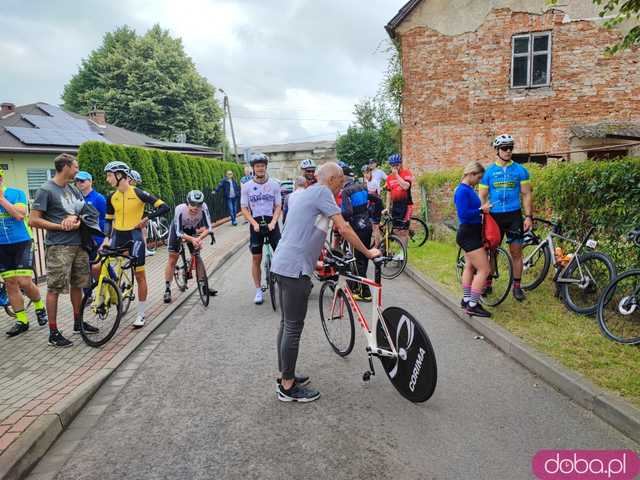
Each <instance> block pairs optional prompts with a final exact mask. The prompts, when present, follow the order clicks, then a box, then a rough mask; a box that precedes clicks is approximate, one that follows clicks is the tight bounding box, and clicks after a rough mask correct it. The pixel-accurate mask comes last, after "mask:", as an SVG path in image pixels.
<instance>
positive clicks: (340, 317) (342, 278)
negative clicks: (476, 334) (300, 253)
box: [319, 252, 438, 402]
mask: <svg viewBox="0 0 640 480" xmlns="http://www.w3.org/2000/svg"><path fill="white" fill-rule="evenodd" d="M385 260H388V259H385V258H384V257H378V258H376V259H374V260H373V264H374V266H375V280H374V281H372V280H369V279H367V278H364V277H359V276H357V275H354V274H353V273H351V269H352V267H351V264H352V263H353V262H355V259H354V258H353V257H340V254H339V253H337V254H336V253H333V252H325V254H324V259H323V262H324V265H325V268H328V269H332V270H334V271H335V272H336V275H337V279H335V280H334V279H331V280H326V281H325V282H324V283H323V284H322V287H321V288H320V301H319V309H320V320H321V322H322V329H323V330H324V333H325V336H326V337H327V340H328V341H329V344H330V345H331V348H332V349H333V350H334V351H335V352H336V353H337V354H338V355H340V356H341V357H346V356H347V355H349V353H351V351H352V350H353V346H354V341H355V325H354V312H355V315H356V317H357V320H358V323H359V324H360V326H361V327H362V331H363V333H364V337H365V339H366V341H367V346H366V348H365V351H366V352H367V356H368V359H369V370H367V371H365V372H364V374H363V375H362V379H363V380H364V381H369V380H370V379H371V376H372V375H375V368H374V366H373V357H377V358H379V359H380V363H381V364H382V368H383V370H384V371H385V373H386V374H387V377H388V378H389V380H390V381H391V383H392V384H393V386H394V387H395V388H396V390H398V392H399V393H400V394H401V395H402V396H403V397H405V398H406V399H408V400H410V401H412V402H424V401H426V400H428V399H429V398H431V396H432V395H433V393H434V391H435V388H436V383H437V378H438V368H437V363H436V356H435V353H434V351H433V347H432V345H431V341H430V340H429V336H428V335H427V332H426V331H425V330H424V329H423V328H422V326H421V325H420V323H419V322H418V321H417V320H416V319H415V318H414V317H413V316H412V315H411V314H410V313H409V312H407V311H406V310H404V309H402V308H400V307H387V308H385V309H383V308H382V283H381V277H382V275H381V273H382V267H383V265H384V262H385ZM347 281H349V282H350V283H357V284H362V285H367V286H368V287H369V288H370V289H372V290H374V291H375V295H374V298H375V300H374V301H373V302H372V312H371V316H372V318H373V324H372V325H371V326H370V324H369V322H368V321H367V318H366V317H365V316H364V314H363V313H362V310H361V309H360V306H359V305H358V303H357V302H356V301H355V299H354V298H353V293H352V291H351V288H350V287H349V283H347Z"/></svg>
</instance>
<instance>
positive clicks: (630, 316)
mask: <svg viewBox="0 0 640 480" xmlns="http://www.w3.org/2000/svg"><path fill="white" fill-rule="evenodd" d="M627 239H628V240H629V241H631V242H633V243H634V244H635V245H636V246H638V247H640V229H638V230H634V231H632V232H629V234H628V235H627ZM597 317H598V325H599V326H600V331H601V332H602V334H603V335H604V336H605V337H607V338H609V339H610V340H613V341H614V342H618V343H625V344H630V345H640V268H634V269H631V270H627V271H626V272H624V273H622V274H621V275H619V276H618V277H616V278H615V279H614V280H613V281H612V282H611V283H610V284H609V285H607V288H606V289H605V290H604V293H603V294H602V295H601V296H600V301H599V302H598V310H597Z"/></svg>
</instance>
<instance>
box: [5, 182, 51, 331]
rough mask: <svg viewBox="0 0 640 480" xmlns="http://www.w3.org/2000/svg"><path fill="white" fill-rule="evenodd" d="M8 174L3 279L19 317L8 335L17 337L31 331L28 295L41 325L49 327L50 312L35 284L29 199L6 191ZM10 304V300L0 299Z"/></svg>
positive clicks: (13, 191) (20, 193) (15, 189)
mask: <svg viewBox="0 0 640 480" xmlns="http://www.w3.org/2000/svg"><path fill="white" fill-rule="evenodd" d="M3 184H4V170H0V277H2V279H3V280H4V283H5V287H6V290H7V296H8V297H9V298H8V301H9V303H10V304H11V307H12V308H13V311H14V312H15V314H16V323H15V325H14V326H13V327H12V328H11V329H10V330H9V331H7V335H8V336H9V337H15V336H16V335H20V334H21V333H23V332H26V331H27V330H28V329H29V318H28V317H27V312H26V310H25V309H24V300H23V297H22V292H24V293H25V294H26V295H27V296H28V297H29V298H30V299H31V301H32V302H33V303H34V305H35V308H36V316H37V318H38V324H40V325H41V326H43V325H46V324H47V321H48V319H47V312H46V310H45V307H44V302H43V301H42V298H41V297H40V291H39V290H38V287H37V286H36V284H35V283H33V280H32V279H31V277H32V274H33V241H32V240H31V230H29V227H27V225H26V223H25V221H24V220H25V218H26V216H27V196H26V195H25V193H24V192H23V191H22V190H18V189H17V188H5V187H4V185H3ZM0 301H2V302H6V301H7V299H5V298H2V299H0Z"/></svg>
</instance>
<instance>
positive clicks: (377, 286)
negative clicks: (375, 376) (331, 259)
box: [331, 260, 398, 371]
mask: <svg viewBox="0 0 640 480" xmlns="http://www.w3.org/2000/svg"><path fill="white" fill-rule="evenodd" d="M351 261H353V260H351ZM375 266H376V281H372V280H369V279H368V278H364V277H359V276H356V275H352V274H349V273H345V274H343V273H340V274H339V276H338V281H337V282H336V287H335V293H334V295H333V301H332V302H331V318H335V316H334V312H335V309H336V299H337V298H338V292H339V291H340V290H342V291H344V292H345V295H346V296H347V300H348V301H349V305H350V306H351V309H352V310H353V312H354V313H355V314H356V316H357V320H358V323H359V324H360V327H362V331H363V333H364V336H365V338H366V340H367V347H366V351H367V353H368V354H369V355H370V356H369V361H370V363H371V355H374V356H378V357H389V358H398V352H397V351H396V349H395V346H394V342H393V341H392V339H391V335H390V334H389V329H388V328H387V324H386V323H385V322H384V318H383V317H382V284H381V282H380V267H379V266H378V265H375ZM347 281H351V282H355V283H359V284H362V285H367V286H368V287H369V288H370V289H373V290H375V291H376V293H375V301H374V302H371V304H372V306H371V316H372V317H373V318H374V324H373V329H371V328H370V326H369V323H368V322H367V318H366V317H365V316H364V314H363V313H362V310H361V309H360V306H359V305H358V303H357V302H356V301H355V299H354V298H353V293H352V292H351V289H350V288H349V285H348V283H347ZM340 313H342V312H340ZM378 323H380V324H381V325H382V329H383V330H384V334H385V335H386V337H387V341H388V342H389V345H391V348H392V349H393V350H391V351H390V350H386V349H383V348H379V347H378V341H377V339H376V335H375V333H374V332H376V331H377V326H378ZM372 371H373V368H372Z"/></svg>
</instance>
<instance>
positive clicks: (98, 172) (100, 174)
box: [78, 142, 115, 193]
mask: <svg viewBox="0 0 640 480" xmlns="http://www.w3.org/2000/svg"><path fill="white" fill-rule="evenodd" d="M111 147H112V146H111V145H108V144H106V143H104V142H85V143H83V144H82V145H81V146H80V149H79V150H78V163H79V164H80V170H86V171H87V172H89V173H90V174H91V176H92V177H93V187H94V188H95V189H96V190H97V191H99V192H101V193H106V192H108V191H110V190H111V187H110V186H109V184H108V183H107V181H106V178H105V177H106V176H105V174H104V166H105V165H106V164H107V163H109V162H112V161H113V160H115V158H114V152H113V150H112V148H111Z"/></svg>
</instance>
